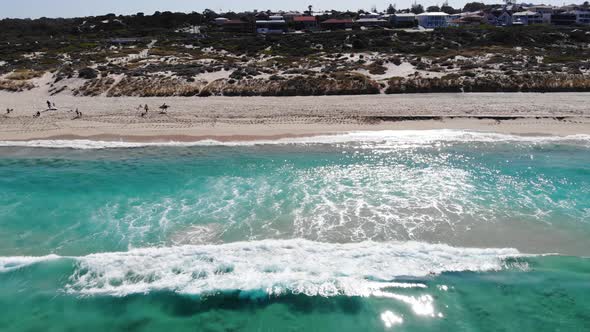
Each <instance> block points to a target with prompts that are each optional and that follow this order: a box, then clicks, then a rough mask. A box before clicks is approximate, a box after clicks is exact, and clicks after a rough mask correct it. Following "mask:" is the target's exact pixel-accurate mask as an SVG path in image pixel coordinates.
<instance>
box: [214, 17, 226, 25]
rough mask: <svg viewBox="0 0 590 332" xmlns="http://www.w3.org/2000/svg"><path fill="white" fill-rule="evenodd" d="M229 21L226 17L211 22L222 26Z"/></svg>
mask: <svg viewBox="0 0 590 332" xmlns="http://www.w3.org/2000/svg"><path fill="white" fill-rule="evenodd" d="M227 21H229V18H226V17H218V18H216V19H214V20H213V23H215V24H217V25H218V26H222V25H223V24H224V23H225V22H227Z"/></svg>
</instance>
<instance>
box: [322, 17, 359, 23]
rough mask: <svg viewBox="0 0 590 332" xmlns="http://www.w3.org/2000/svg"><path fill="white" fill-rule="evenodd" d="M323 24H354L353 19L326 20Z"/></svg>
mask: <svg viewBox="0 0 590 332" xmlns="http://www.w3.org/2000/svg"><path fill="white" fill-rule="evenodd" d="M322 23H327V24H342V23H352V19H351V18H331V19H329V20H325V21H324V22H322Z"/></svg>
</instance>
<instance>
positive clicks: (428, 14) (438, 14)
mask: <svg viewBox="0 0 590 332" xmlns="http://www.w3.org/2000/svg"><path fill="white" fill-rule="evenodd" d="M418 16H449V14H447V13H443V12H429V13H422V14H418Z"/></svg>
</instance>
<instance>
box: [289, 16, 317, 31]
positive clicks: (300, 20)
mask: <svg viewBox="0 0 590 332" xmlns="http://www.w3.org/2000/svg"><path fill="white" fill-rule="evenodd" d="M293 23H294V26H295V29H297V30H310V31H313V30H317V29H318V27H319V26H318V19H317V18H316V17H315V16H296V17H294V18H293Z"/></svg>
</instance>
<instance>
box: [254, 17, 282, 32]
mask: <svg viewBox="0 0 590 332" xmlns="http://www.w3.org/2000/svg"><path fill="white" fill-rule="evenodd" d="M288 30H289V28H288V26H287V22H285V20H278V19H275V20H260V21H256V33H260V34H282V33H285V32H287V31H288Z"/></svg>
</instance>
